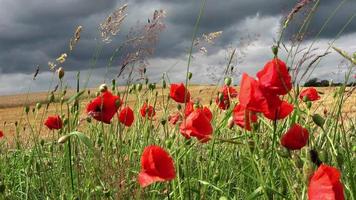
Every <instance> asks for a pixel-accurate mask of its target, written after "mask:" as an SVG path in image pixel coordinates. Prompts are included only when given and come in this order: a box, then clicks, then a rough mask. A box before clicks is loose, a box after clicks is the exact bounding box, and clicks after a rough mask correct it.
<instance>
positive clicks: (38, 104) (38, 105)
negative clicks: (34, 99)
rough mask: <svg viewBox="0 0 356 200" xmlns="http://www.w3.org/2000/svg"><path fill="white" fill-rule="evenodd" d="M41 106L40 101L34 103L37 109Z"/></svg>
mask: <svg viewBox="0 0 356 200" xmlns="http://www.w3.org/2000/svg"><path fill="white" fill-rule="evenodd" d="M41 107H42V104H41V103H40V102H38V103H37V104H36V109H37V110H39V109H41Z"/></svg>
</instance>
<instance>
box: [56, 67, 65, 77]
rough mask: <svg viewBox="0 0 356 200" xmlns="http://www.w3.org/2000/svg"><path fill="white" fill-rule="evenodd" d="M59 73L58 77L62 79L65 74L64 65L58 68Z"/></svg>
mask: <svg viewBox="0 0 356 200" xmlns="http://www.w3.org/2000/svg"><path fill="white" fill-rule="evenodd" d="M57 73H58V78H59V79H62V78H63V76H64V69H63V67H60V68H58V70H57Z"/></svg>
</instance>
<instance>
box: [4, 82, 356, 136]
mask: <svg viewBox="0 0 356 200" xmlns="http://www.w3.org/2000/svg"><path fill="white" fill-rule="evenodd" d="M124 89H125V88H124V87H122V88H120V90H124ZM218 89H219V88H217V87H216V86H190V88H189V90H190V92H191V94H192V97H193V99H195V100H196V99H198V100H199V101H200V102H202V103H203V104H205V105H207V104H209V102H210V100H211V99H213V102H214V101H215V97H216V93H217V91H218ZM338 89H339V88H338V87H328V88H317V90H318V91H319V92H320V93H321V99H320V100H319V101H317V102H316V103H314V104H313V107H312V113H313V112H318V113H321V114H323V113H324V110H325V109H326V110H329V109H331V108H333V107H335V99H334V98H333V95H334V93H335V91H336V90H338ZM91 91H95V89H92V90H91ZM142 91H143V92H148V90H147V89H143V90H142ZM156 91H158V96H157V105H158V106H156V107H158V108H161V107H162V106H160V103H161V102H162V101H163V99H166V96H167V95H168V94H169V91H168V89H165V90H162V88H157V89H156ZM162 91H163V94H164V95H165V97H163V96H162ZM93 93H94V92H92V95H91V96H89V95H88V93H87V92H86V93H84V94H83V95H82V100H81V101H80V102H81V108H82V109H85V105H86V104H87V103H88V101H89V100H90V99H91V98H92V97H93ZM73 94H74V92H73V91H68V93H67V95H66V97H67V98H68V97H70V96H72V95H73ZM57 95H59V94H56V97H57ZM141 96H144V95H141ZM145 96H149V95H145ZM151 96H152V97H154V95H151ZM345 97H346V98H345V102H344V105H343V108H342V112H343V116H344V117H346V118H356V93H355V91H354V89H353V88H347V89H346V93H345ZM135 98H136V96H135V95H132V94H131V95H129V97H128V99H127V100H126V103H127V104H129V105H131V106H134V105H135V102H136V100H135ZM47 99H48V93H47V92H38V93H29V94H16V95H7V96H0V124H1V128H0V129H1V130H3V132H4V133H5V137H6V138H7V139H9V140H10V141H11V138H12V137H13V136H14V135H15V133H16V126H15V124H16V123H18V124H21V126H19V127H21V129H22V130H18V132H19V133H20V137H24V138H27V137H28V135H27V134H28V131H26V130H23V129H24V127H26V128H29V127H28V126H27V124H28V122H29V121H30V122H33V121H36V122H37V123H32V124H35V125H36V126H37V127H34V128H36V131H37V132H40V133H41V134H42V135H46V134H47V133H48V131H47V129H46V128H45V127H43V126H42V124H43V121H44V119H45V117H46V116H47V115H50V114H54V113H59V112H60V109H61V108H60V107H61V106H60V103H54V104H50V106H49V107H48V110H46V109H45V107H46V105H45V102H46V100H47ZM142 100H144V99H142ZM151 101H153V100H151ZM37 102H43V103H42V108H41V109H40V111H39V112H38V113H37V115H35V114H34V113H33V112H32V110H33V109H34V108H35V105H36V103H37ZM303 104H304V103H303ZM24 105H29V106H30V112H29V114H28V116H26V115H25V112H24ZM136 106H139V105H136ZM171 106H172V107H174V106H175V104H174V103H171ZM213 106H214V107H216V106H215V103H213ZM302 106H305V105H302ZM62 109H64V110H65V109H66V106H65V105H63V107H62ZM160 112H161V111H160V110H158V113H160ZM81 117H82V118H83V119H84V118H85V117H86V116H85V111H83V112H82V116H81ZM26 128H25V129H26Z"/></svg>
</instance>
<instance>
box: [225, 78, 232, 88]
mask: <svg viewBox="0 0 356 200" xmlns="http://www.w3.org/2000/svg"><path fill="white" fill-rule="evenodd" d="M224 82H225V85H227V86H230V85H231V82H232V79H231V78H230V77H226V78H225V80H224Z"/></svg>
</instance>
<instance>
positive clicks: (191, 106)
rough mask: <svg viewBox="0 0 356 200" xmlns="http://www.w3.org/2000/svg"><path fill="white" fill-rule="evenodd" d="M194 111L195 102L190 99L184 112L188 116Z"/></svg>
mask: <svg viewBox="0 0 356 200" xmlns="http://www.w3.org/2000/svg"><path fill="white" fill-rule="evenodd" d="M193 111H194V102H193V101H189V102H187V103H186V104H185V110H184V114H185V116H188V115H189V114H190V113H192V112H193Z"/></svg>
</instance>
